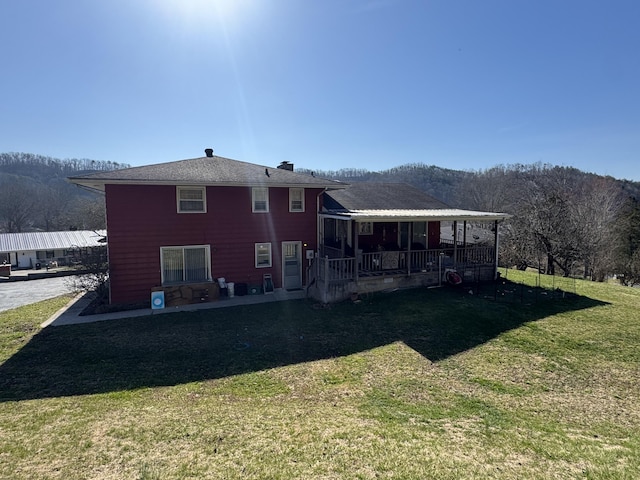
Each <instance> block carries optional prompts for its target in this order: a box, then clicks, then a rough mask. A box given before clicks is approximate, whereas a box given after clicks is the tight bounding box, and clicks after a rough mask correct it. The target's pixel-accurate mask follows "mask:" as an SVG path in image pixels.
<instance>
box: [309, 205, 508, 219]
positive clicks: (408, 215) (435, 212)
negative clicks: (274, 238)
mask: <svg viewBox="0 0 640 480" xmlns="http://www.w3.org/2000/svg"><path fill="white" fill-rule="evenodd" d="M320 215H321V216H323V217H327V218H336V219H339V220H355V221H356V222H371V221H376V222H386V221H389V222H420V221H449V220H451V221H452V220H462V221H465V220H470V221H490V220H505V219H507V218H510V217H511V215H509V214H507V213H494V212H478V211H474V210H461V209H457V208H442V209H440V208H439V209H427V210H400V209H398V210H349V211H326V212H323V213H321V214H320Z"/></svg>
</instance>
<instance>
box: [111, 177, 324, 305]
mask: <svg viewBox="0 0 640 480" xmlns="http://www.w3.org/2000/svg"><path fill="white" fill-rule="evenodd" d="M321 191H322V190H321V189H305V212H304V213H289V189H288V188H270V189H269V210H270V211H269V213H252V212H251V188H249V187H207V213H190V214H186V213H183V214H179V213H177V211H176V210H177V207H176V187H175V186H141V185H107V186H106V200H107V228H108V235H109V262H110V264H109V267H110V276H111V301H112V303H130V302H140V301H147V300H148V299H149V295H150V291H151V288H152V287H155V286H158V285H160V283H161V275H160V247H166V246H180V245H210V247H211V272H212V275H213V278H218V277H224V278H226V280H227V281H229V282H236V283H249V284H261V283H262V275H263V274H265V273H270V274H272V276H273V280H274V284H275V286H276V287H280V286H281V284H282V281H281V276H282V267H281V254H282V247H281V242H283V241H301V242H303V244H304V243H306V244H307V246H306V247H303V253H302V259H303V265H304V264H305V261H304V250H307V249H313V250H315V249H317V234H316V228H317V223H316V222H317V220H316V199H317V195H318V194H319V193H320V192H321ZM263 242H271V248H272V257H273V258H272V267H271V268H255V256H254V255H255V253H254V252H255V243H263Z"/></svg>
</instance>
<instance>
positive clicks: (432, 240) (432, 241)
mask: <svg viewBox="0 0 640 480" xmlns="http://www.w3.org/2000/svg"><path fill="white" fill-rule="evenodd" d="M427 229H428V236H429V238H428V240H427V241H428V243H429V244H428V246H427V248H429V249H434V248H440V222H429V223H428V227H427Z"/></svg>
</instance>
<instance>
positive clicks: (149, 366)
mask: <svg viewBox="0 0 640 480" xmlns="http://www.w3.org/2000/svg"><path fill="white" fill-rule="evenodd" d="M599 305H604V303H603V302H599V301H596V300H593V299H590V298H586V297H580V296H572V297H571V298H570V299H564V300H562V301H556V302H547V303H542V304H536V305H533V306H522V305H518V304H516V305H513V304H504V303H499V302H492V301H487V300H484V299H481V298H478V297H477V296H471V295H468V294H466V293H464V292H463V291H461V290H448V289H437V290H407V291H398V292H394V293H392V294H379V295H374V296H371V297H368V298H365V299H364V300H363V301H362V302H361V303H357V304H356V303H351V302H345V303H343V304H339V305H334V306H333V307H332V308H327V309H323V308H317V305H314V304H312V303H311V302H308V301H304V300H300V301H289V302H276V303H270V304H260V305H252V306H245V307H234V308H223V309H212V310H201V311H198V312H190V313H184V312H183V313H175V314H167V315H156V316H151V317H144V318H137V319H129V320H114V321H108V322H98V323H93V324H83V325H72V326H65V327H50V328H46V329H44V330H42V331H41V332H40V333H38V334H37V335H35V336H34V337H33V338H32V339H31V340H30V341H29V343H27V344H26V345H25V346H24V347H23V348H22V349H21V350H20V351H18V352H17V353H16V354H15V355H13V356H12V357H11V358H9V359H8V360H7V361H6V362H5V363H4V364H3V365H0V401H11V400H24V399H37V398H48V397H59V396H68V395H84V394H94V393H104V392H112V391H119V390H126V389H135V388H141V387H154V386H165V385H177V384H182V383H187V382H192V381H201V380H209V379H216V378H222V377H227V376H230V375H236V374H241V373H246V372H253V371H259V370H263V369H268V368H273V367H278V366H283V365H290V364H295V363H300V362H308V361H313V360H321V359H326V358H331V357H336V356H343V355H349V354H352V353H357V352H361V351H365V350H369V349H372V348H375V347H379V346H382V345H386V344H389V343H392V342H396V341H402V342H404V343H405V344H406V345H408V346H410V347H411V348H413V349H414V350H416V351H417V352H419V353H420V354H422V355H423V356H424V357H425V358H427V359H429V360H431V361H434V362H435V361H439V360H442V359H444V358H447V357H448V356H450V355H454V354H456V353H459V352H462V351H465V350H467V349H470V348H473V347H475V346H477V345H480V344H482V343H484V342H486V341H488V340H490V339H491V338H494V337H496V336H497V335H499V334H500V333H502V332H505V331H508V330H511V329H513V328H516V327H518V326H519V325H521V324H523V323H525V322H530V321H535V320H539V319H541V318H545V317H547V316H548V315H552V314H555V313H560V312H564V311H573V310H580V309H585V308H591V307H595V306H599Z"/></svg>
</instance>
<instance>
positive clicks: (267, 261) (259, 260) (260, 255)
mask: <svg viewBox="0 0 640 480" xmlns="http://www.w3.org/2000/svg"><path fill="white" fill-rule="evenodd" d="M270 266H271V244H270V243H256V268H268V267H270Z"/></svg>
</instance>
